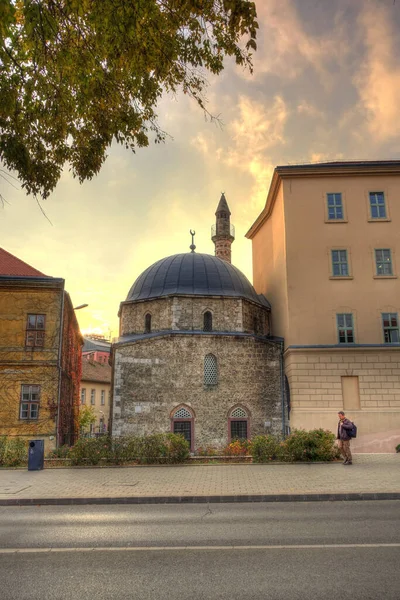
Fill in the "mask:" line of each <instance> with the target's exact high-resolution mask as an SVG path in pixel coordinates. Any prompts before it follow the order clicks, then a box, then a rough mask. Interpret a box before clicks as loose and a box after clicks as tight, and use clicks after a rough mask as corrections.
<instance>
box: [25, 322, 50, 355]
mask: <svg viewBox="0 0 400 600" xmlns="http://www.w3.org/2000/svg"><path fill="white" fill-rule="evenodd" d="M45 327H46V315H28V321H27V324H26V339H25V345H26V346H29V347H30V348H42V347H43V346H44V331H45Z"/></svg>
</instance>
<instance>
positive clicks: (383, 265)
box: [375, 248, 393, 276]
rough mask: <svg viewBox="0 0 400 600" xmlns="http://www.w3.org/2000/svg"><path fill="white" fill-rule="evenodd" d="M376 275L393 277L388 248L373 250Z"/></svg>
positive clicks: (390, 254)
mask: <svg viewBox="0 0 400 600" xmlns="http://www.w3.org/2000/svg"><path fill="white" fill-rule="evenodd" d="M375 264H376V274H377V275H378V276H379V275H393V265H392V253H391V251H390V249H389V248H382V249H378V250H375Z"/></svg>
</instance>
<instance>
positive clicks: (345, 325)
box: [336, 313, 355, 346]
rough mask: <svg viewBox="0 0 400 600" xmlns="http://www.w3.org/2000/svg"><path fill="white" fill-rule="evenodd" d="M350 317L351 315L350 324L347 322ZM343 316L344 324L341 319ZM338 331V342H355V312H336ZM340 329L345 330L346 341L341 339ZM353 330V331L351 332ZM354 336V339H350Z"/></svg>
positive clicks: (344, 343) (343, 343)
mask: <svg viewBox="0 0 400 600" xmlns="http://www.w3.org/2000/svg"><path fill="white" fill-rule="evenodd" d="M348 317H350V321H351V323H350V325H349V324H348V323H347V322H346V321H348ZM342 318H343V324H341V323H340V322H339V321H340V320H342ZM336 331H337V340H338V344H340V345H341V346H345V345H347V344H354V343H355V331H354V316H353V313H336ZM340 331H343V332H344V337H345V341H344V342H341V341H340ZM350 332H351V333H350ZM350 336H351V337H352V340H349V339H348V338H349V337H350Z"/></svg>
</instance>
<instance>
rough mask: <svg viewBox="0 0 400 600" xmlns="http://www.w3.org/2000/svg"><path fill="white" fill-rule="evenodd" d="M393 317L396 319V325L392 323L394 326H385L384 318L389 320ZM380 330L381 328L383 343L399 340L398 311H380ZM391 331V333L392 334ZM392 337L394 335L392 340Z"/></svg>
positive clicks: (397, 341) (393, 342) (396, 342)
mask: <svg viewBox="0 0 400 600" xmlns="http://www.w3.org/2000/svg"><path fill="white" fill-rule="evenodd" d="M385 317H386V318H385ZM393 318H395V319H396V325H394V326H393V325H389V326H387V327H385V320H387V321H389V322H391V321H392V319H393ZM382 330H383V341H384V343H385V344H398V343H399V342H400V331H399V316H398V313H390V312H384V313H382ZM392 332H393V335H392ZM392 337H395V338H396V339H394V340H392ZM389 338H390V339H389Z"/></svg>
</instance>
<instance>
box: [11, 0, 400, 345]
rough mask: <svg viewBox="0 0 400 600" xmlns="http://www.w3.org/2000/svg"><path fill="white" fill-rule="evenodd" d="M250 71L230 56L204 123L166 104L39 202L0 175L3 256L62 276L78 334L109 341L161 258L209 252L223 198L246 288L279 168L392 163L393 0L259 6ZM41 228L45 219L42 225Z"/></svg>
mask: <svg viewBox="0 0 400 600" xmlns="http://www.w3.org/2000/svg"><path fill="white" fill-rule="evenodd" d="M256 5H257V12H258V17H259V25H260V30H259V36H258V50H257V52H256V53H255V55H254V57H253V63H254V73H253V75H250V74H249V72H248V71H245V70H243V69H242V68H241V67H237V66H236V65H235V64H234V63H233V61H231V60H228V61H227V63H226V68H225V70H224V71H223V73H222V75H220V76H219V77H209V78H208V81H209V86H208V89H207V93H206V95H207V98H208V105H207V108H208V110H209V111H210V112H211V113H212V114H214V115H219V119H220V123H219V124H217V123H215V122H210V121H209V120H207V119H205V118H204V115H203V113H202V112H201V110H200V109H199V107H198V106H197V105H196V104H195V103H194V102H193V101H191V100H190V99H189V98H187V97H186V96H184V95H183V94H182V95H178V96H177V97H170V96H166V97H164V98H163V99H162V101H161V102H160V105H159V109H158V114H159V123H160V126H161V128H162V129H164V130H166V131H167V132H168V134H169V135H170V136H171V138H170V139H168V140H167V141H166V143H165V144H161V145H155V144H151V145H150V146H149V147H148V148H143V149H139V150H138V152H137V153H136V154H132V153H130V152H129V151H128V150H125V149H124V148H122V147H119V146H117V145H115V146H113V147H112V148H111V149H110V152H109V156H108V159H107V161H106V163H105V165H104V166H103V168H102V171H101V173H100V174H99V175H98V176H97V177H96V178H94V179H93V180H92V181H89V182H85V183H84V184H82V185H80V184H79V183H78V182H77V181H76V180H74V179H73V178H72V177H71V175H70V173H69V172H68V170H66V171H65V172H64V173H63V176H62V179H61V181H60V183H59V185H58V187H57V189H56V191H55V192H53V194H52V195H51V196H50V197H49V198H48V199H47V200H46V201H45V202H44V203H43V209H44V211H45V213H46V215H47V217H48V219H46V218H45V217H44V216H43V214H42V212H41V210H40V208H39V206H38V205H37V203H36V202H35V200H34V199H33V198H32V197H31V196H26V194H25V192H24V191H23V190H22V189H21V188H20V186H19V185H18V184H17V183H16V187H17V189H14V187H12V186H11V185H9V184H8V183H7V182H6V181H4V180H0V193H1V194H2V196H4V197H5V199H6V203H5V204H4V206H3V207H1V206H0V247H2V248H4V249H6V250H7V251H8V252H11V253H12V254H14V255H16V256H17V257H18V258H20V259H22V260H24V261H26V262H28V263H29V264H31V265H32V266H33V267H35V268H37V269H39V270H40V271H42V272H44V273H45V274H46V275H51V276H54V277H62V278H64V279H65V281H66V289H67V290H68V292H69V293H70V295H71V298H72V302H73V305H74V306H78V305H81V304H88V305H89V306H88V307H87V308H84V309H82V310H78V311H77V312H76V315H77V317H78V320H79V324H80V327H81V330H82V332H83V333H90V332H92V333H103V334H105V335H106V336H110V337H111V338H114V337H117V336H118V316H117V313H118V308H119V303H120V302H121V301H123V300H125V298H126V296H127V293H128V291H129V289H130V287H131V285H132V284H133V282H134V281H135V280H136V278H137V277H138V276H139V275H140V274H141V273H142V271H144V270H145V269H146V268H147V267H148V266H150V265H151V264H152V263H154V262H156V261H157V260H159V259H160V258H163V257H165V256H170V255H172V254H177V253H181V252H188V251H189V246H190V243H191V237H190V234H189V230H190V229H193V230H195V231H196V236H195V244H196V246H197V251H198V252H203V253H208V254H214V245H213V243H212V242H211V235H210V228H211V225H212V224H213V223H214V222H215V214H214V213H215V210H216V207H217V204H218V201H219V198H220V195H221V192H224V193H225V195H226V198H227V201H228V204H229V207H230V210H231V213H232V215H231V223H233V224H234V225H235V228H236V239H235V242H234V243H233V245H232V262H233V264H234V265H236V266H237V267H238V268H239V269H240V270H241V271H243V272H244V273H245V275H246V276H247V277H248V278H249V279H250V281H251V280H252V264H251V241H249V240H247V239H246V238H245V237H244V236H245V233H246V232H247V231H248V229H249V228H250V226H251V225H252V223H253V222H254V221H255V219H256V218H257V216H258V214H259V213H260V212H261V210H262V209H263V207H264V205H265V201H266V197H267V193H268V188H269V184H270V180H271V176H272V173H273V169H274V167H275V166H276V165H286V164H296V163H305V162H320V161H325V160H352V159H360V160H361V159H365V160H367V159H389V158H397V159H398V158H400V137H399V136H400V61H399V56H400V0H395V1H393V0H258V1H257V2H256ZM49 220H50V221H51V223H50V222H49Z"/></svg>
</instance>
